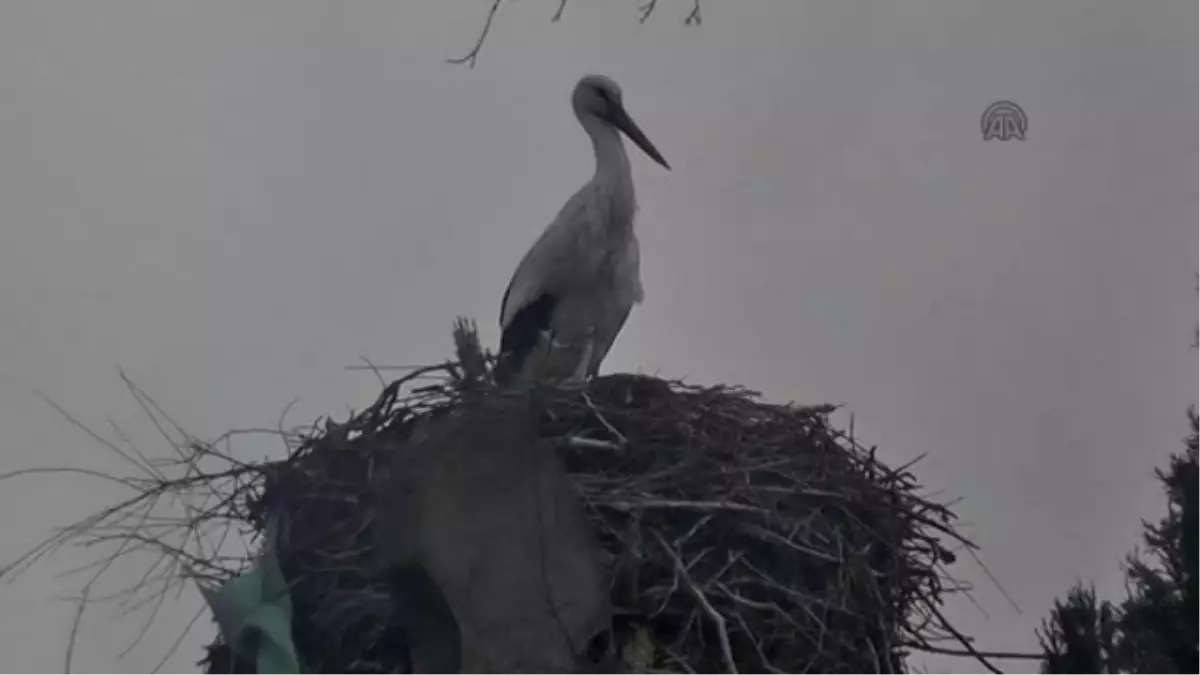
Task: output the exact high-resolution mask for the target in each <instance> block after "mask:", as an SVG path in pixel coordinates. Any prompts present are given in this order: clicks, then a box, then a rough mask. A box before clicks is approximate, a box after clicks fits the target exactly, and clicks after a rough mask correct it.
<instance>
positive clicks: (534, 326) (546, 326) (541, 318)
mask: <svg viewBox="0 0 1200 675" xmlns="http://www.w3.org/2000/svg"><path fill="white" fill-rule="evenodd" d="M509 289H510V290H511V289H512V286H511V285H510V286H509ZM507 302H508V291H505V292H504V300H502V301H501V303H500V306H501V307H503V306H504V305H505V304H506V303H507ZM556 304H558V298H557V296H554V295H551V294H549V293H542V294H541V295H539V296H538V297H537V299H535V300H534V301H533V302H531V303H529V304H528V305H525V306H524V307H522V308H521V309H519V310H517V312H516V313H515V314H513V318H512V321H509V322H508V325H507V326H504V327H503V332H501V334H500V363H499V364H497V366H496V381H497V383H498V384H500V385H501V386H503V385H505V384H507V383H508V382H509V381H511V379H512V377H513V376H515V375H516V374H517V373H519V372H520V371H521V367H522V366H523V365H524V364H525V359H527V358H529V355H530V354H532V353H533V350H534V349H536V348H537V345H538V340H539V339H541V334H542V333H543V332H544V331H548V330H550V317H551V316H552V315H553V313H554V307H555V305H556Z"/></svg>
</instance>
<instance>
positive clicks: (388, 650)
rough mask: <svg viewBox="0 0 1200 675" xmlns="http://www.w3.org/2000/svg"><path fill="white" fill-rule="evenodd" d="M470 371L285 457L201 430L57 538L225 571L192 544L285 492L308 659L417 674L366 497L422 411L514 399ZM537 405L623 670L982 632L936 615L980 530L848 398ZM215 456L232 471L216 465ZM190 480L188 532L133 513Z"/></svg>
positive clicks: (566, 400)
mask: <svg viewBox="0 0 1200 675" xmlns="http://www.w3.org/2000/svg"><path fill="white" fill-rule="evenodd" d="M462 365H463V364H461V363H454V364H447V365H443V366H437V367H431V368H426V369H422V370H420V371H417V372H413V373H412V374H410V375H409V376H407V377H405V378H403V379H401V380H397V381H395V382H392V383H391V384H390V385H388V386H386V387H385V389H384V391H383V393H382V395H381V396H380V397H379V398H378V400H377V401H376V402H375V403H374V404H373V405H372V406H371V407H369V408H368V409H366V410H364V411H362V412H361V413H358V414H355V415H352V416H351V417H350V418H349V419H348V420H347V421H346V422H344V423H342V424H334V423H331V422H327V423H326V425H325V427H324V428H323V429H319V428H315V427H314V428H313V429H311V430H309V431H308V432H306V433H305V434H303V436H302V437H298V438H296V439H295V443H294V444H293V448H292V450H291V452H290V453H289V456H288V457H287V458H286V459H284V460H282V461H277V462H264V463H259V464H248V463H243V462H240V461H237V460H234V459H232V458H231V457H229V456H227V455H223V454H221V453H220V452H218V447H219V445H218V444H211V443H200V442H197V441H195V440H194V439H189V440H188V441H187V442H183V443H180V444H179V448H181V449H182V450H181V451H182V452H184V453H185V455H186V456H185V457H184V459H182V460H181V462H180V466H184V467H186V472H185V473H184V475H183V476H181V477H176V478H167V477H166V476H165V474H164V473H163V470H162V468H161V467H159V468H157V469H156V470H155V475H156V477H155V478H150V479H145V480H144V481H142V482H140V483H136V485H137V486H140V488H139V489H140V494H141V498H140V499H138V498H135V499H131V500H129V501H128V502H123V503H122V504H120V505H118V506H117V507H114V508H113V509H110V510H108V511H106V512H105V513H102V514H97V516H94V517H93V518H91V519H89V520H87V521H85V522H84V523H82V524H81V525H80V526H79V527H77V528H75V529H74V530H67V531H65V532H66V533H65V534H64V535H61V537H60V540H59V541H57V542H50V545H51V546H53V545H57V544H61V543H63V542H64V541H65V539H63V538H62V537H66V536H68V535H69V536H71V537H76V538H80V537H82V538H83V539H85V540H86V539H87V537H88V532H93V533H95V532H101V531H103V532H105V534H103V536H101V535H96V536H95V537H94V539H96V540H111V539H113V535H112V533H113V532H114V531H116V530H119V529H120V528H121V527H125V528H126V530H127V534H128V537H127V539H126V541H127V542H130V541H131V542H134V543H136V544H137V545H138V546H143V547H144V546H146V545H149V547H150V548H152V549H153V548H155V546H154V544H155V543H157V544H158V546H157V548H158V549H159V550H162V551H164V552H165V556H164V557H165V558H168V559H170V560H171V561H172V562H173V563H176V564H177V566H176V567H172V568H170V569H172V570H175V571H176V572H178V571H179V570H181V569H185V567H183V566H186V569H187V570H189V573H190V574H193V575H201V576H208V577H210V578H213V579H221V578H227V577H228V576H230V575H232V574H234V573H237V572H238V571H240V570H241V569H244V568H245V567H246V566H247V565H248V564H249V563H250V556H249V555H245V556H242V557H240V558H238V559H235V560H229V559H227V558H225V557H218V556H217V555H216V553H205V552H204V550H205V549H203V548H200V549H196V548H190V547H189V542H193V541H195V542H199V541H201V539H202V537H201V535H200V532H201V531H202V530H203V528H205V527H209V526H211V525H212V524H214V523H233V524H234V525H239V524H240V525H241V526H242V527H245V526H247V525H248V526H250V527H251V528H253V529H254V530H256V531H261V528H262V525H263V522H262V521H263V517H264V504H272V505H273V508H280V505H282V508H283V509H284V511H285V512H286V513H287V515H288V519H289V520H290V521H292V522H298V523H303V528H292V530H291V532H290V533H289V531H285V532H283V533H282V534H281V541H280V550H281V563H282V566H283V570H284V573H285V576H287V577H288V580H289V583H290V584H291V588H292V602H293V609H294V620H293V633H294V637H295V643H296V646H297V648H298V650H299V655H300V658H301V660H302V662H303V663H304V664H305V666H306V667H307V668H308V669H310V670H312V671H315V672H403V671H404V669H405V668H406V664H407V660H406V658H407V657H406V653H405V650H404V648H403V646H402V644H398V643H399V642H402V640H401V641H398V640H396V639H395V638H394V628H395V627H394V626H390V625H389V623H388V621H387V617H388V616H389V615H390V614H391V611H390V610H391V605H392V603H393V602H394V601H393V599H392V597H391V596H390V595H389V592H388V588H387V585H386V583H384V581H382V580H381V579H380V578H378V576H376V574H375V573H373V572H372V571H371V570H373V569H375V567H373V565H372V562H371V551H370V547H371V543H372V540H371V537H370V531H371V530H370V523H371V521H372V520H373V518H374V517H375V515H376V514H375V513H374V506H373V503H374V502H373V500H372V499H371V498H370V494H371V490H372V487H373V480H375V477H376V476H378V475H384V474H386V473H388V472H389V471H403V470H404V467H402V466H389V461H390V459H391V453H390V452H389V451H388V448H394V447H396V445H397V444H402V443H404V442H405V441H406V440H407V439H408V438H409V436H410V434H411V433H412V432H413V430H414V428H416V427H417V425H419V424H420V423H422V422H424V421H427V420H429V419H431V418H434V417H436V416H439V415H443V414H445V413H446V412H447V411H449V410H453V409H455V407H456V406H460V405H461V404H462V401H463V399H464V397H468V396H484V397H487V396H500V395H501V394H499V393H496V392H494V391H492V390H491V389H490V388H489V387H487V385H486V384H480V383H479V382H478V381H477V379H478V378H477V377H475V376H466V377H465V376H464V374H463V367H462ZM465 365H466V370H467V371H468V372H470V371H471V370H472V368H473V367H475V368H478V366H477V365H476V366H472V364H470V363H467V364H465ZM431 382H432V383H431ZM538 410H540V415H538V416H537V428H538V433H539V434H540V435H541V437H543V438H544V439H547V440H548V441H549V442H551V443H552V444H553V446H554V447H555V449H556V451H557V456H558V457H559V458H560V459H561V461H562V463H563V464H564V465H565V468H566V470H567V472H568V474H569V475H570V478H571V480H572V482H573V485H574V486H575V489H576V491H577V493H578V495H579V497H580V498H581V500H582V502H583V504H584V506H585V508H586V511H587V514H588V517H589V519H590V522H591V524H592V526H593V527H594V532H595V535H596V536H597V537H598V539H599V542H600V544H601V546H602V548H603V549H604V551H605V552H606V554H607V563H608V566H609V569H610V571H611V585H610V597H611V603H612V605H613V607H614V608H615V610H616V612H615V618H614V621H613V628H612V631H611V632H610V633H608V634H607V635H606V636H605V638H606V640H607V644H606V648H607V649H608V650H609V653H615V654H616V655H617V658H618V659H619V660H620V661H621V662H623V663H622V664H621V665H620V667H622V668H627V669H629V670H632V671H640V672H647V671H658V672H688V671H695V672H717V671H723V672H731V671H738V670H749V671H756V672H762V671H772V672H778V671H782V672H899V671H901V670H903V669H904V661H905V657H906V655H907V653H908V652H909V651H910V650H912V649H921V648H922V647H929V646H930V645H932V644H935V643H939V642H942V641H946V640H956V639H957V640H959V641H960V642H963V643H964V645H966V642H967V639H966V638H965V637H963V636H962V635H961V633H959V632H958V631H957V630H955V629H954V628H953V627H952V626H950V625H949V624H948V623H947V622H946V620H945V619H944V617H943V616H942V614H941V613H940V611H939V605H940V603H941V600H942V597H943V595H944V594H945V593H947V592H952V591H956V590H961V587H959V586H956V585H955V584H954V583H953V582H952V581H950V580H949V577H948V575H947V574H946V573H945V566H946V565H947V564H949V563H950V562H952V561H953V560H954V555H953V554H952V553H951V550H950V548H951V547H955V548H957V547H960V546H963V545H966V546H970V545H969V543H968V542H966V541H965V540H963V539H962V538H961V537H960V536H959V535H957V534H956V533H955V531H954V524H955V517H954V515H953V514H952V513H951V511H950V510H949V509H948V508H947V507H946V506H944V505H940V504H937V503H933V502H931V501H929V500H927V499H925V498H923V497H922V496H921V495H920V494H919V493H918V485H917V482H916V480H915V479H914V477H913V475H912V474H911V473H910V472H909V471H908V468H907V467H903V468H899V469H890V468H888V467H886V466H884V465H883V464H882V463H881V462H880V461H879V460H878V459H877V458H876V454H875V451H874V450H873V449H868V448H866V447H864V446H862V445H860V444H859V443H858V442H856V441H855V440H854V439H853V438H852V436H851V434H848V433H844V432H841V431H838V430H836V429H835V428H833V427H832V426H831V423H830V421H829V415H830V414H831V413H832V412H833V410H834V407H833V406H819V407H798V406H794V405H776V404H771V403H767V402H763V401H762V400H760V398H759V396H758V395H757V394H756V393H755V392H752V391H748V390H746V389H742V388H739V387H731V386H712V387H697V386H689V385H686V384H683V383H681V382H673V381H667V380H662V379H658V378H653V377H645V376H634V375H610V376H606V377H600V378H598V379H596V380H594V381H593V382H592V383H591V384H590V386H589V387H588V389H587V392H586V393H584V392H580V391H558V392H557V393H550V394H547V395H545V396H544V398H543V399H542V402H541V405H540V407H539V408H538ZM189 453H190V454H189ZM214 458H217V459H219V460H220V461H223V462H225V466H223V467H217V468H213V469H201V468H199V467H200V466H201V464H203V462H201V460H204V462H209V465H210V466H211V462H212V461H213V459H214ZM176 493H178V494H183V493H191V494H200V495H201V496H202V497H203V500H202V502H201V503H200V505H199V506H195V507H193V508H191V509H190V510H189V512H188V515H187V517H186V518H184V519H182V520H181V521H180V522H179V527H178V528H176V530H175V535H176V536H177V537H178V543H168V534H169V533H167V532H166V531H165V530H164V529H162V528H161V526H160V528H159V529H157V530H154V531H153V532H152V533H151V534H147V533H146V531H145V530H143V529H139V528H142V524H141V523H137V522H135V523H133V524H130V523H131V522H132V521H130V520H129V518H130V516H129V514H130V513H135V512H138V511H139V509H140V507H141V505H144V504H145V503H147V502H148V501H149V500H151V499H154V500H157V499H158V498H160V497H162V496H163V495H168V494H176ZM120 523H125V524H124V525H121V524H120ZM299 531H302V533H303V534H302V536H301V535H298V534H295V532H299ZM123 548H128V547H123ZM35 553H37V554H38V555H40V552H35ZM33 559H35V558H28V559H27V562H28V561H32V560H33ZM108 564H111V560H109V561H108ZM174 577H175V578H178V577H179V574H178V573H176V574H175V575H174ZM165 590H166V588H165V587H164V588H163V591H164V592H165ZM143 602H144V601H143ZM968 649H969V646H968ZM227 656H228V653H227V650H225V649H224V647H223V646H222V645H221V644H220V643H219V641H217V642H214V643H213V644H212V645H211V646H210V647H209V656H208V657H206V659H205V662H204V663H205V664H206V667H207V668H208V669H209V671H210V672H221V671H223V670H224V669H226V668H228V665H229V664H228V663H226V662H225V661H226V660H227ZM610 666H611V663H610ZM224 672H228V671H227V670H224Z"/></svg>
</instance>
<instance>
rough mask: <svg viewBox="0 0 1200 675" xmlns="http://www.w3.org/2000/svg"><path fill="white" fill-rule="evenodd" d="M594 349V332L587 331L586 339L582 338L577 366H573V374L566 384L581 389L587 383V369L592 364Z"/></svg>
mask: <svg viewBox="0 0 1200 675" xmlns="http://www.w3.org/2000/svg"><path fill="white" fill-rule="evenodd" d="M595 349H596V331H595V330H594V329H593V330H590V331H588V334H587V337H586V338H584V341H583V347H582V348H581V349H580V354H579V364H578V365H576V366H575V372H574V373H573V374H572V375H571V379H570V380H568V383H569V384H570V385H572V386H576V387H582V386H583V385H584V383H586V382H587V376H588V367H589V366H591V364H592V352H593V351H595Z"/></svg>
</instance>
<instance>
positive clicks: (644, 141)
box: [608, 106, 671, 171]
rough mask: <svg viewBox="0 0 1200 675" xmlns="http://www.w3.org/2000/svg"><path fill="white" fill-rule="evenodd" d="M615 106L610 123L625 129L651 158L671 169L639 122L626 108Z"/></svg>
mask: <svg viewBox="0 0 1200 675" xmlns="http://www.w3.org/2000/svg"><path fill="white" fill-rule="evenodd" d="M613 108H614V109H613V111H612V112H611V113H609V115H608V121H609V123H611V124H612V125H613V126H614V127H616V128H618V129H620V130H621V131H623V132H624V133H625V135H626V136H628V137H629V140H631V141H633V142H634V143H636V144H637V146H638V147H639V148H641V149H642V152H644V153H646V154H647V155H650V158H651V159H653V160H654V161H656V162H658V163H659V164H661V165H662V167H663V168H664V169H666V170H668V171H670V170H671V165H670V164H667V160H665V159H663V156H662V155H661V154H659V152H658V148H656V147H654V144H653V143H651V142H650V139H649V138H646V134H644V133H642V130H641V129H640V128H638V125H637V123H636V122H634V121H633V118H632V117H630V116H629V113H627V112H625V108H623V107H621V106H613Z"/></svg>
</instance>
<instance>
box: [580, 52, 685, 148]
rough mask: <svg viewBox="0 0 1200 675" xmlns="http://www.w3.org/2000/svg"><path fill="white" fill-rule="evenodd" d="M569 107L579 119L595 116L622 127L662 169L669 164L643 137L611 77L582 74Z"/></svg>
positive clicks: (644, 135) (613, 125)
mask: <svg viewBox="0 0 1200 675" xmlns="http://www.w3.org/2000/svg"><path fill="white" fill-rule="evenodd" d="M571 106H572V107H573V108H574V109H575V116H576V117H578V118H579V121H580V122H583V121H584V120H586V119H587V118H594V119H598V120H600V121H602V122H604V123H605V124H608V125H610V126H612V127H615V128H617V129H619V130H621V132H623V133H624V134H625V135H626V136H628V137H629V140H631V141H633V142H634V143H636V144H637V146H638V147H639V148H641V149H642V151H643V152H645V153H646V154H647V155H650V158H651V159H653V160H654V161H656V162H658V163H659V164H661V165H662V166H663V168H665V169H670V168H671V165H670V164H667V160H665V159H663V156H662V155H661V154H659V152H658V148H655V147H654V144H653V143H651V142H650V139H648V138H646V134H644V133H642V130H641V129H639V128H638V125H637V124H636V123H635V122H634V121H633V118H631V117H630V116H629V113H628V112H626V111H625V104H624V102H623V101H622V99H621V87H620V86H618V85H617V83H616V82H614V81H613V80H612V78H609V77H605V76H604V75H585V76H583V77H582V78H581V79H580V80H579V83H578V84H576V85H575V91H574V93H572V95H571Z"/></svg>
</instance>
